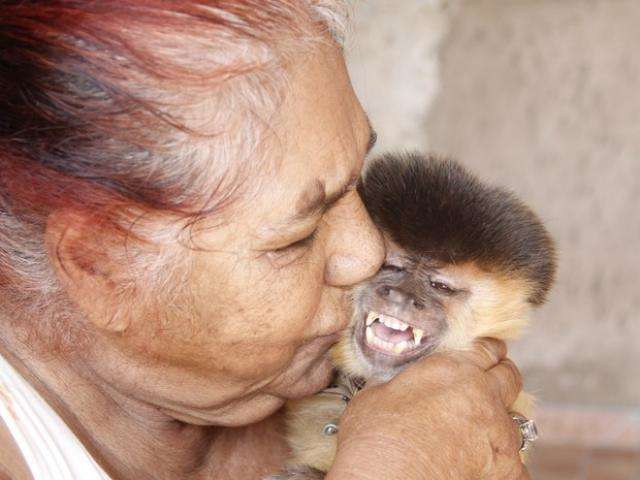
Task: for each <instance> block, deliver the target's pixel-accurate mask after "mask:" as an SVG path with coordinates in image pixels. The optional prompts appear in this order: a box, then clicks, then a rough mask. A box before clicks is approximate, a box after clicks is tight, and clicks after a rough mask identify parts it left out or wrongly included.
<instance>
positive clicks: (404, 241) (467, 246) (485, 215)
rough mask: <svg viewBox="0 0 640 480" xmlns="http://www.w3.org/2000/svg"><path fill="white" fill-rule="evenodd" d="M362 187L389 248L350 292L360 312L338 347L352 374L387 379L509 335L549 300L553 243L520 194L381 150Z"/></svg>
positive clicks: (456, 168)
mask: <svg viewBox="0 0 640 480" xmlns="http://www.w3.org/2000/svg"><path fill="white" fill-rule="evenodd" d="M358 189H359V193H360V195H361V196H362V198H363V200H364V202H365V205H366V206H367V209H368V211H369V213H370V215H371V217H372V218H373V220H374V222H375V223H376V224H377V225H378V227H379V228H380V229H381V230H382V232H383V234H384V237H385V242H386V246H387V256H386V261H385V264H384V265H383V266H382V268H381V269H380V271H379V272H378V273H377V274H376V275H375V276H374V277H372V278H370V279H369V280H367V281H365V282H363V283H361V284H360V285H358V286H356V287H355V288H354V290H353V292H352V305H353V319H352V322H351V325H350V328H349V329H348V330H347V331H346V332H345V334H344V335H343V338H342V340H341V341H340V343H339V344H338V346H337V347H336V349H334V358H335V360H336V363H337V364H338V365H340V366H341V368H343V369H344V370H346V371H347V372H348V373H350V374H353V375H358V376H362V377H365V378H371V377H377V378H380V379H382V380H385V379H388V378H390V377H391V376H393V375H395V374H396V373H397V372H398V371H399V370H400V369H402V368H403V367H404V366H406V365H407V364H408V363H410V362H411V361H413V360H415V359H417V358H419V357H422V356H424V355H428V354H429V353H431V352H434V351H437V350H440V349H464V348H468V347H469V345H470V344H471V342H472V341H473V339H475V338H477V337H482V336H489V337H496V338H509V337H512V336H514V335H515V334H516V333H517V332H518V331H519V330H520V328H521V327H522V326H523V325H524V324H525V323H526V320H527V316H528V313H529V311H530V309H531V307H533V306H537V305H540V304H542V303H543V302H544V300H545V297H546V294H547V292H548V290H549V288H550V287H551V284H552V282H553V277H554V273H555V252H554V247H553V243H552V241H551V239H550V237H549V235H548V233H547V231H546V230H545V228H544V226H543V225H542V223H541V222H540V220H539V219H538V217H537V216H536V215H535V214H534V213H533V212H532V211H531V210H530V209H529V208H528V207H527V206H526V205H524V204H523V203H522V202H521V201H520V200H518V199H517V198H516V197H515V196H514V195H513V194H511V193H509V192H508V191H506V190H503V189H500V188H495V187H490V186H487V185H484V184H483V183H481V182H480V181H479V180H478V179H477V178H475V177H474V176H473V175H471V174H470V173H468V172H467V171H466V170H465V169H464V168H462V167H461V166H460V165H459V164H457V163H455V162H453V161H451V160H441V159H437V158H434V157H424V156H421V155H419V154H410V155H385V156H382V157H381V158H378V159H377V160H375V161H373V162H372V163H371V165H370V166H369V168H368V169H367V171H366V174H365V176H364V177H363V180H362V181H361V183H360V185H359V187H358Z"/></svg>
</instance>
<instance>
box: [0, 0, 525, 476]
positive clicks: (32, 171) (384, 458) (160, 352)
mask: <svg viewBox="0 0 640 480" xmlns="http://www.w3.org/2000/svg"><path fill="white" fill-rule="evenodd" d="M341 18H342V17H341V6H340V5H339V4H337V3H334V2H331V1H321V0H315V1H314V0H309V1H302V0H290V1H285V0H221V1H217V0H211V1H207V0H193V1H185V0H175V1H170V0H145V1H141V2H126V1H118V0H101V1H98V2H95V1H75V0H74V1H71V0H69V1H55V2H54V1H51V2H31V1H22V0H21V1H4V2H2V6H1V8H0V46H1V48H0V112H1V116H0V162H1V163H0V165H1V168H0V286H1V287H0V288H1V291H0V302H1V316H0V419H1V421H0V444H1V445H2V447H1V448H0V477H1V478H6V477H8V478H10V479H13V480H22V479H36V480H47V479H56V480H61V479H72V478H77V479H81V480H93V479H108V478H110V479H113V480H125V479H135V480H144V479H150V480H151V479H153V480H163V479H186V478H189V479H242V480H250V479H260V478H262V477H263V476H265V475H267V474H269V473H271V472H275V471H277V470H278V469H279V468H281V466H282V464H283V462H284V460H285V459H286V455H287V450H286V446H285V444H284V441H283V437H282V426H281V417H280V415H279V414H278V411H279V409H280V408H281V407H282V405H283V404H284V402H285V401H286V400H287V399H290V398H296V397H300V396H304V395H308V394H311V393H313V392H316V391H317V390H319V389H320V388H322V387H323V386H325V385H326V384H327V382H328V379H329V375H330V371H331V367H330V364H329V361H328V359H327V350H328V349H329V348H330V346H331V345H332V344H333V343H334V342H335V340H336V334H337V333H338V332H339V331H340V329H342V328H343V327H344V326H345V324H346V322H347V317H348V313H347V311H348V307H347V305H346V304H345V292H346V291H347V290H348V288H349V287H350V286H351V285H353V284H354V283H357V282H359V281H361V280H363V279H365V278H367V277H368V276H370V275H372V274H373V273H374V272H375V271H376V270H377V269H378V267H379V266H380V264H381V262H382V259H383V255H384V252H383V246H382V243H381V239H380V236H379V234H378V232H377V231H376V229H375V227H374V226H373V225H372V223H371V221H370V219H369V217H368V216H367V213H366V211H365V209H364V207H363V205H362V203H361V201H360V199H359V197H358V195H357V193H356V191H355V190H354V183H355V181H356V179H357V178H358V175H359V173H360V170H361V168H362V165H363V160H364V158H365V156H366V154H367V151H368V149H369V148H370V147H371V146H372V144H373V141H374V139H375V135H374V134H373V132H372V130H371V126H370V125H369V122H368V121H367V117H366V115H365V113H364V112H363V110H362V107H361V106H360V104H359V103H358V100H357V98H356V97H355V95H354V93H353V90H352V88H351V85H350V83H349V78H348V75H347V72H346V70H345V66H344V60H343V56H342V51H341V49H340V46H339V42H338V40H339V38H340V36H341V28H342V26H341ZM504 357H505V350H504V345H503V344H501V343H499V342H493V341H486V342H482V343H481V344H479V345H478V346H477V348H476V350H474V351H471V352H468V353H465V354H457V355H446V356H445V355H440V356H433V357H432V358H431V359H429V360H428V361H423V362H422V363H419V364H416V365H414V366H413V367H412V368H409V369H407V370H406V371H405V372H404V373H403V374H401V375H399V376H398V377H396V379H394V380H393V381H392V382H390V383H388V384H386V385H383V386H379V387H375V388H371V389H369V390H365V391H364V392H363V393H362V394H361V395H359V396H358V397H357V398H356V399H355V400H354V401H353V402H352V404H351V406H350V408H349V410H348V412H347V415H346V417H345V419H344V424H343V428H342V429H341V432H340V437H339V451H338V455H337V459H336V463H335V465H334V467H333V469H332V470H331V472H329V474H328V478H329V479H380V478H385V479H387V478H388V479H393V478H398V479H404V480H411V479H418V478H451V479H466V478H492V479H494V478H500V479H502V478H504V479H507V478H509V479H511V478H527V474H526V471H525V469H524V467H522V465H521V463H520V461H519V458H518V455H517V452H518V448H519V446H520V439H519V436H518V433H517V429H516V427H515V425H514V424H513V423H512V421H511V419H510V418H509V416H508V414H507V411H506V408H505V405H508V404H510V403H511V401H512V400H513V399H514V398H515V396H516V394H517V393H518V391H519V389H520V377H519V374H518V372H517V370H516V369H515V367H514V366H513V365H512V364H511V363H510V362H509V361H508V360H506V359H505V358H504ZM3 474H4V476H3Z"/></svg>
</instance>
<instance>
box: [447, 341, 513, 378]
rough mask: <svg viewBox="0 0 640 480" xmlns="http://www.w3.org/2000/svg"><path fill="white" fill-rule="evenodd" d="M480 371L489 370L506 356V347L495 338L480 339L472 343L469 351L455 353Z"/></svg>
mask: <svg viewBox="0 0 640 480" xmlns="http://www.w3.org/2000/svg"><path fill="white" fill-rule="evenodd" d="M455 355H456V356H460V357H463V358H464V359H466V360H468V361H469V362H470V363H472V364H473V365H475V366H477V367H478V368H481V369H482V370H489V369H490V368H492V367H494V366H496V365H497V364H498V363H499V362H500V361H501V360H502V359H504V358H505V357H506V356H507V345H506V344H505V343H504V342H503V341H502V340H496V339H495V338H480V339H478V340H476V341H475V342H474V343H473V347H472V348H471V350H466V351H463V352H456V353H455Z"/></svg>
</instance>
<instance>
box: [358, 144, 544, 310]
mask: <svg viewBox="0 0 640 480" xmlns="http://www.w3.org/2000/svg"><path fill="white" fill-rule="evenodd" d="M358 191H359V193H360V195H361V196H362V199H363V201H364V203H365V205H366V207H367V210H368V211H369V213H370V215H371V217H372V218H373V220H374V222H375V223H376V224H378V225H379V227H380V228H381V229H382V230H383V231H385V232H386V233H387V234H388V235H390V237H391V239H392V240H393V241H395V242H396V243H397V244H398V245H400V246H401V247H402V248H404V249H405V250H407V251H409V252H411V253H412V254H415V255H416V256H420V257H422V256H426V257H428V258H430V259H432V260H434V261H435V262H440V263H446V264H463V263H467V262H473V263H475V264H476V265H478V266H479V267H481V268H483V269H486V270H489V271H493V272H499V273H502V274H506V275H510V276H515V277H518V278H521V279H523V280H525V281H527V282H528V283H529V284H530V285H531V287H532V292H531V294H530V295H529V298H528V300H529V302H530V303H532V304H534V305H539V304H541V303H543V302H544V300H545V296H546V294H547V292H548V290H549V288H550V287H551V284H552V283H553V278H554V274H555V249H554V246H553V242H552V240H551V238H550V236H549V234H548V233H547V230H546V229H545V228H544V226H543V225H542V222H541V221H540V220H539V219H538V217H537V216H536V215H535V214H534V213H533V212H532V211H531V209H529V208H528V207H527V206H526V205H525V204H524V203H522V202H521V201H520V200H519V199H518V198H516V197H515V195H513V194H512V193H510V192H508V191H507V190H504V189H501V188H496V187H491V186H487V185H485V184H483V183H481V182H480V181H479V180H478V179H477V178H476V177H475V176H473V175H472V174H470V173H469V172H468V171H467V170H465V169H464V168H463V167H462V166H461V165H459V164H458V163H456V162H454V161H452V160H445V159H440V158H436V157H434V156H423V155H420V154H417V153H412V154H403V155H400V154H398V155H393V154H386V155H383V156H381V157H379V158H377V159H375V160H373V161H372V162H371V164H370V165H369V167H368V169H367V171H366V173H365V175H364V177H363V179H362V181H361V182H360V184H359V186H358Z"/></svg>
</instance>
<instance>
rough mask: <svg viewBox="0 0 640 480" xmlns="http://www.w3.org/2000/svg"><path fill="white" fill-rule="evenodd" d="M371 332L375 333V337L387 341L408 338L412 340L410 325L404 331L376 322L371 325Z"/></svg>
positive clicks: (405, 339) (394, 341)
mask: <svg viewBox="0 0 640 480" xmlns="http://www.w3.org/2000/svg"><path fill="white" fill-rule="evenodd" d="M372 328H373V333H375V335H376V337H378V338H380V339H382V340H384V341H385V342H389V343H400V342H405V341H409V340H413V331H412V330H411V327H409V328H408V329H407V330H405V331H404V332H401V331H400V330H395V329H393V328H389V327H387V326H386V325H384V324H382V323H380V322H376V323H374V324H373V325H372Z"/></svg>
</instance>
